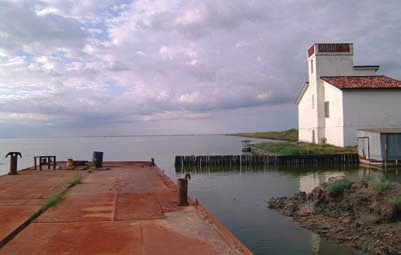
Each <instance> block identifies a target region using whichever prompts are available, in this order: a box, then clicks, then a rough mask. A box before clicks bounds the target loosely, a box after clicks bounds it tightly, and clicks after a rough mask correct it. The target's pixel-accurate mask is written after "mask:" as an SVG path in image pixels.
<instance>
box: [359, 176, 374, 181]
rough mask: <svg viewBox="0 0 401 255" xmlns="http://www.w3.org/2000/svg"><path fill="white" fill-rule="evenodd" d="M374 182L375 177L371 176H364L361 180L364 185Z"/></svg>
mask: <svg viewBox="0 0 401 255" xmlns="http://www.w3.org/2000/svg"><path fill="white" fill-rule="evenodd" d="M374 180H375V177H373V176H371V175H364V176H363V178H362V182H364V183H369V182H371V181H374Z"/></svg>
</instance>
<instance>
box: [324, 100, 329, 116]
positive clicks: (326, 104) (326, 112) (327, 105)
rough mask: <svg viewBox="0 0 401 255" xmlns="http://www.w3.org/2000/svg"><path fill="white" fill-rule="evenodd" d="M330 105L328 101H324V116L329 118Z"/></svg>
mask: <svg viewBox="0 0 401 255" xmlns="http://www.w3.org/2000/svg"><path fill="white" fill-rule="evenodd" d="M329 107H330V105H329V101H326V102H324V117H325V118H329V117H330V108H329Z"/></svg>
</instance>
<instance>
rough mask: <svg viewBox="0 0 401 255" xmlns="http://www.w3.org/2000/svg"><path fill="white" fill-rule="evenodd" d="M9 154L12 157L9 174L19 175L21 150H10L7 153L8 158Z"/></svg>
mask: <svg viewBox="0 0 401 255" xmlns="http://www.w3.org/2000/svg"><path fill="white" fill-rule="evenodd" d="M8 156H11V157H10V172H9V173H8V174H9V175H17V174H18V173H17V161H18V156H20V157H21V158H22V155H21V152H9V153H7V155H6V158H7V157H8Z"/></svg>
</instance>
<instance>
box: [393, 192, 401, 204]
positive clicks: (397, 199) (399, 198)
mask: <svg viewBox="0 0 401 255" xmlns="http://www.w3.org/2000/svg"><path fill="white" fill-rule="evenodd" d="M391 203H393V204H395V205H399V204H401V194H399V195H398V196H395V197H393V198H392V199H391Z"/></svg>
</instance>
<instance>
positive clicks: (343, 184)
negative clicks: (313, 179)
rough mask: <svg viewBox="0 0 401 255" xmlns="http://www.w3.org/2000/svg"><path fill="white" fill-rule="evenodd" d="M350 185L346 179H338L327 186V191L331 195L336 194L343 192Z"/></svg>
mask: <svg viewBox="0 0 401 255" xmlns="http://www.w3.org/2000/svg"><path fill="white" fill-rule="evenodd" d="M350 187H351V183H350V182H348V181H338V182H335V183H332V184H330V185H329V186H328V187H327V191H328V192H329V194H330V195H332V196H338V195H340V194H342V193H343V192H344V190H346V189H349V188H350Z"/></svg>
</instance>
